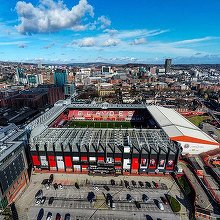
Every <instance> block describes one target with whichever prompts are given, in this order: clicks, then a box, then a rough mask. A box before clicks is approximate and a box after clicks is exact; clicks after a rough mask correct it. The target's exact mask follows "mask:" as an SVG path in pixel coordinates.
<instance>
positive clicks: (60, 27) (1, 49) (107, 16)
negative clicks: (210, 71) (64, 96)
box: [0, 0, 220, 64]
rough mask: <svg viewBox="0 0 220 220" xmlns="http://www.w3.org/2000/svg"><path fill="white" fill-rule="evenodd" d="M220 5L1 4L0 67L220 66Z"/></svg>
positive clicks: (38, 0)
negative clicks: (2, 63) (3, 63)
mask: <svg viewBox="0 0 220 220" xmlns="http://www.w3.org/2000/svg"><path fill="white" fill-rule="evenodd" d="M219 21H220V0H63V1H61V0H23V1H15V0H8V1H5V0H0V61H19V62H36V63H79V62H106V63H164V59H166V58H172V59H173V63H176V64H177V63H183V64H187V63H195V64H200V63H217V64H220V24H219Z"/></svg>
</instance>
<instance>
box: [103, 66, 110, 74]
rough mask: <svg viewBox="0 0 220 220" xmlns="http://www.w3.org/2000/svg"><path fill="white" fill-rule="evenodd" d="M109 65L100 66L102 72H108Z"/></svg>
mask: <svg viewBox="0 0 220 220" xmlns="http://www.w3.org/2000/svg"><path fill="white" fill-rule="evenodd" d="M110 72H111V67H110V66H102V73H110Z"/></svg>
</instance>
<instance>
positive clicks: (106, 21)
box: [97, 15, 111, 29]
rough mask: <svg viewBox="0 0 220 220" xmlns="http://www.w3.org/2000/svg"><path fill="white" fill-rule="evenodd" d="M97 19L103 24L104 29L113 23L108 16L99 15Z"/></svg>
mask: <svg viewBox="0 0 220 220" xmlns="http://www.w3.org/2000/svg"><path fill="white" fill-rule="evenodd" d="M97 21H98V22H99V23H100V24H101V26H100V28H101V29H104V28H107V27H108V26H110V25H111V21H110V19H109V18H107V17H106V16H104V15H102V16H100V17H98V19H97Z"/></svg>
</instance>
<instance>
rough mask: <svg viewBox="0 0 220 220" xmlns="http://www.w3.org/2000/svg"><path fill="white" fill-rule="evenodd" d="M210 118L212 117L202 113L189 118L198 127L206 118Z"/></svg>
mask: <svg viewBox="0 0 220 220" xmlns="http://www.w3.org/2000/svg"><path fill="white" fill-rule="evenodd" d="M208 118H210V117H209V116H203V115H201V116H199V115H196V116H192V117H189V118H187V119H188V120H189V121H190V122H192V123H193V124H194V125H196V126H197V127H198V126H199V125H200V124H201V123H202V122H203V121H204V120H206V119H208Z"/></svg>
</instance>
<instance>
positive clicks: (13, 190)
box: [0, 124, 29, 212]
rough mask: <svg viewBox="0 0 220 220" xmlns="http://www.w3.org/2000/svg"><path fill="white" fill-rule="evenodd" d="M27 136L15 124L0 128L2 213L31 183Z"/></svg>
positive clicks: (0, 196) (0, 197) (0, 205)
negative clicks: (27, 157)
mask: <svg viewBox="0 0 220 220" xmlns="http://www.w3.org/2000/svg"><path fill="white" fill-rule="evenodd" d="M26 146H27V134H26V132H25V131H24V130H19V129H18V127H17V126H15V125H14V124H9V125H8V126H5V127H0V212H1V211H2V210H4V209H5V207H6V206H7V205H8V204H11V203H12V202H13V201H14V200H15V198H16V196H17V194H18V193H19V192H20V191H21V190H23V189H24V188H25V186H26V185H27V183H28V182H29V177H28V172H27V170H28V163H27V159H26Z"/></svg>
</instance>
